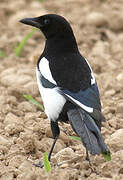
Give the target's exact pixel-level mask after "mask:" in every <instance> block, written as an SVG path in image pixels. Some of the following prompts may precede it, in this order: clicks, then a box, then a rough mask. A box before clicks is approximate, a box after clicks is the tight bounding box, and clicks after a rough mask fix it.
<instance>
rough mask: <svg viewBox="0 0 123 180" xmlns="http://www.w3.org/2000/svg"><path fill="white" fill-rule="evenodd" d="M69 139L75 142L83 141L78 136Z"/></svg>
mask: <svg viewBox="0 0 123 180" xmlns="http://www.w3.org/2000/svg"><path fill="white" fill-rule="evenodd" d="M69 137H70V138H71V139H73V140H76V141H81V139H80V137H77V136H69Z"/></svg>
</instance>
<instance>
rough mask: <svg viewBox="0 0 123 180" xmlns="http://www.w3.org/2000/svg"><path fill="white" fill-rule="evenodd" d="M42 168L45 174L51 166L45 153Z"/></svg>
mask: <svg viewBox="0 0 123 180" xmlns="http://www.w3.org/2000/svg"><path fill="white" fill-rule="evenodd" d="M44 168H45V171H46V172H47V173H48V172H49V171H51V165H50V162H49V161H48V156H47V153H46V152H45V153H44Z"/></svg>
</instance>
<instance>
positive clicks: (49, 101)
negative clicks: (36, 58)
mask: <svg viewBox="0 0 123 180" xmlns="http://www.w3.org/2000/svg"><path fill="white" fill-rule="evenodd" d="M42 60H43V61H42ZM39 69H40V71H39V70H38V68H36V75H37V82H38V87H39V91H40V94H41V97H42V100H43V103H44V108H45V113H46V114H47V116H48V118H49V120H52V121H55V120H57V118H58V117H59V114H60V113H61V111H62V108H63V106H64V104H65V102H66V100H65V98H64V97H63V96H62V95H61V94H59V93H58V87H55V88H52V89H50V88H44V87H43V86H42V84H41V81H40V76H41V74H42V75H43V76H44V77H45V78H46V79H48V80H49V81H50V82H52V83H54V84H56V82H55V81H54V79H53V77H52V75H51V72H50V68H49V62H48V61H47V59H46V58H42V59H41V60H40V63H39Z"/></svg>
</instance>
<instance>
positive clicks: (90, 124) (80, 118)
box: [67, 107, 109, 155]
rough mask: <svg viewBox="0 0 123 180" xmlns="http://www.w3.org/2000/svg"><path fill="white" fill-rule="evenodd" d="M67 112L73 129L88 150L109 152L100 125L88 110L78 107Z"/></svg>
mask: <svg viewBox="0 0 123 180" xmlns="http://www.w3.org/2000/svg"><path fill="white" fill-rule="evenodd" d="M67 114H68V119H69V122H70V124H71V126H72V128H73V130H74V131H75V132H76V134H77V135H78V136H79V137H80V138H81V140H82V143H83V145H84V146H85V148H86V150H87V151H89V152H90V153H91V154H93V155H95V154H100V153H101V152H104V153H106V152H109V149H108V147H107V146H106V144H105V142H104V139H103V137H102V135H101V132H100V130H99V128H98V126H97V125H96V123H95V121H94V119H93V118H92V117H91V116H90V115H89V114H88V113H87V112H85V111H84V110H82V109H80V108H78V107H76V108H74V109H70V110H69V111H68V112H67Z"/></svg>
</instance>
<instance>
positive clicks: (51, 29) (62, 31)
mask: <svg viewBox="0 0 123 180" xmlns="http://www.w3.org/2000/svg"><path fill="white" fill-rule="evenodd" d="M20 22H21V23H24V24H27V25H31V26H34V27H36V28H39V29H40V30H41V31H42V32H43V34H44V35H45V37H46V39H49V38H51V37H54V36H61V37H63V36H66V37H68V36H71V35H73V32H72V29H71V27H70V25H69V23H68V22H67V21H66V20H65V18H64V17H62V16H59V15H56V14H46V15H44V16H40V17H36V18H25V19H22V20H20Z"/></svg>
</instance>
